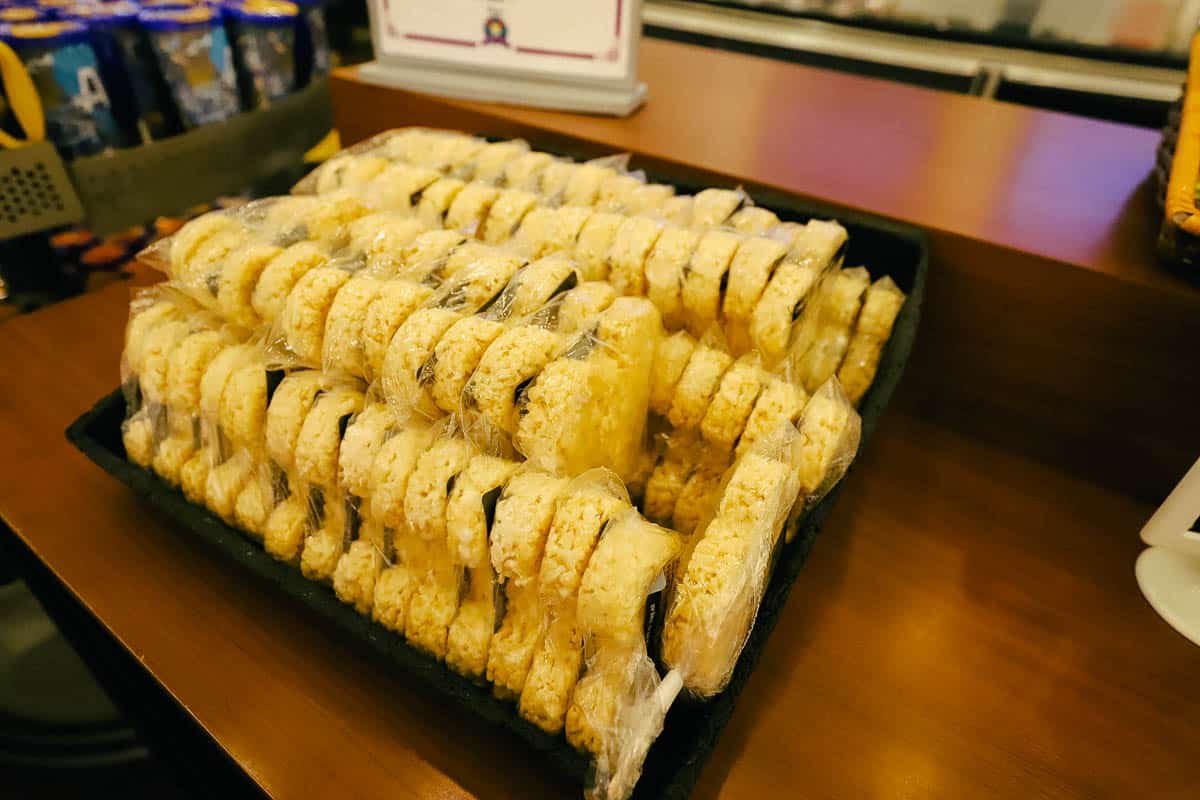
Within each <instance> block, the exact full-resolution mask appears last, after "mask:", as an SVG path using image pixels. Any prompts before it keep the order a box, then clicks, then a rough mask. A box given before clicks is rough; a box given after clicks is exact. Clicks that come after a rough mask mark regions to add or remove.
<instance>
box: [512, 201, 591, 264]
mask: <svg viewBox="0 0 1200 800" xmlns="http://www.w3.org/2000/svg"><path fill="white" fill-rule="evenodd" d="M593 213H594V212H593V210H592V209H590V208H579V207H577V206H563V207H562V208H547V207H544V206H543V207H539V208H535V209H533V210H532V211H530V212H529V213H528V214H526V215H525V219H523V220H521V226H520V227H519V228H518V229H517V235H516V236H515V237H513V238H514V241H515V243H516V246H517V249H518V250H520V251H521V252H522V253H524V254H525V255H526V256H528V257H529V258H541V257H543V256H548V255H551V254H552V253H561V252H567V253H571V252H574V250H575V240H576V239H578V238H579V232H580V230H581V229H582V228H583V226H584V223H586V222H587V221H588V219H589V218H590V217H591V216H592V214H593Z"/></svg>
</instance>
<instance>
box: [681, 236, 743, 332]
mask: <svg viewBox="0 0 1200 800" xmlns="http://www.w3.org/2000/svg"><path fill="white" fill-rule="evenodd" d="M741 243H742V237H741V236H739V235H738V234H736V233H730V232H728V231H708V232H706V233H705V234H704V235H702V236H701V237H700V241H699V242H698V243H697V244H696V249H695V250H694V251H693V252H692V257H691V259H690V260H689V261H688V264H687V267H686V268H685V269H684V277H683V288H682V289H681V292H680V297H681V299H682V302H683V313H684V317H685V319H686V321H687V326H688V330H690V331H691V332H692V335H693V336H700V335H701V334H703V333H704V331H706V330H707V329H708V328H709V327H710V326H711V325H713V324H714V323H716V322H717V317H718V315H719V313H720V310H721V290H722V289H723V288H724V286H725V282H726V279H727V275H728V272H729V265H730V263H731V262H732V261H733V254H734V253H735V252H737V249H738V246H739V245H740V244H741Z"/></svg>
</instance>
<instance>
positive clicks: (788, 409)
mask: <svg viewBox="0 0 1200 800" xmlns="http://www.w3.org/2000/svg"><path fill="white" fill-rule="evenodd" d="M807 403H808V394H807V393H806V392H805V391H804V389H803V388H802V387H799V386H796V385H795V384H793V383H791V382H790V381H787V380H784V379H783V378H774V377H773V378H769V379H768V380H767V381H766V382H765V383H764V384H763V387H762V391H761V392H760V393H759V395H758V399H757V400H755V401H754V408H753V409H752V410H751V411H750V416H749V418H747V420H746V426H745V427H744V428H743V429H742V435H741V438H740V439H738V443H737V455H738V457H739V458H740V457H741V456H742V455H743V454H745V453H747V452H749V451H750V448H752V447H753V446H754V443H755V442H757V441H758V440H760V439H762V438H764V437H766V436H769V435H771V434H772V433H774V432H775V431H778V430H779V428H780V426H781V425H782V424H784V423H788V424H791V423H794V422H795V421H796V420H798V419H800V413H801V412H802V411H803V410H804V406H805V405H807Z"/></svg>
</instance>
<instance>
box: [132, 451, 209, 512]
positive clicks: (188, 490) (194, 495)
mask: <svg viewBox="0 0 1200 800" xmlns="http://www.w3.org/2000/svg"><path fill="white" fill-rule="evenodd" d="M128 449H129V448H128V444H127V445H126V450H128ZM211 464H212V454H211V453H209V452H207V451H206V450H197V451H195V452H194V453H193V454H192V456H191V457H190V458H189V459H188V460H187V461H185V462H184V464H183V466H182V467H181V468H180V469H179V488H180V490H182V491H183V496H184V497H186V498H187V501H188V502H189V503H194V504H195V505H204V490H205V487H206V485H207V484H208V471H209V467H210V465H211Z"/></svg>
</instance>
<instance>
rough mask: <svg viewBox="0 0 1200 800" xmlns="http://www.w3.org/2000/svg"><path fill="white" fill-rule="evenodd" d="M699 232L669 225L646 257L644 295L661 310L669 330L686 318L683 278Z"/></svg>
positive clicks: (681, 323) (674, 328)
mask: <svg viewBox="0 0 1200 800" xmlns="http://www.w3.org/2000/svg"><path fill="white" fill-rule="evenodd" d="M699 242H700V234H699V232H697V231H693V230H690V229H688V228H677V227H668V228H666V229H665V230H664V231H663V232H662V234H661V235H660V236H659V237H658V240H657V241H656V242H655V245H654V249H653V250H652V251H650V254H649V255H648V256H647V257H646V261H645V267H644V276H645V281H646V296H647V297H649V298H650V301H651V302H652V303H654V305H655V306H657V307H658V310H659V311H660V312H662V315H663V324H665V325H666V326H667V329H668V330H678V329H679V328H681V327H683V325H684V322H685V321H686V319H687V318H686V316H685V314H684V308H683V280H684V274H685V270H686V269H687V266H688V263H689V262H690V261H691V258H692V253H693V252H695V250H696V245H697V244H698V243H699Z"/></svg>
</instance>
